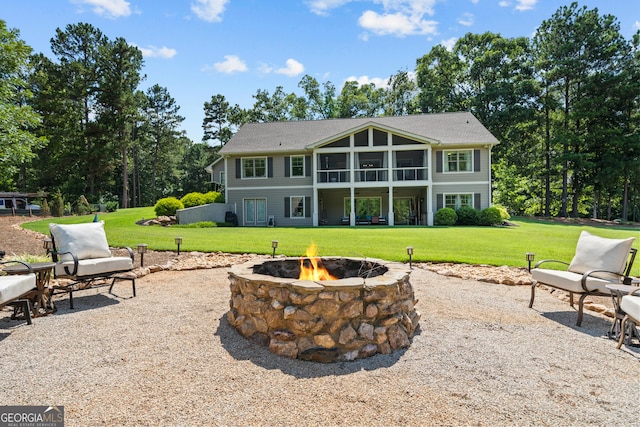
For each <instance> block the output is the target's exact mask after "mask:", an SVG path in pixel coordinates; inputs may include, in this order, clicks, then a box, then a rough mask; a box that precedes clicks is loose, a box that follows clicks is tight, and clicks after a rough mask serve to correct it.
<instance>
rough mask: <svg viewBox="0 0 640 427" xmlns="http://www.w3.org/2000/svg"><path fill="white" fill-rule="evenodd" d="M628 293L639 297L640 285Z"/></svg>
mask: <svg viewBox="0 0 640 427" xmlns="http://www.w3.org/2000/svg"><path fill="white" fill-rule="evenodd" d="M628 295H631V296H634V297H635V296H639V297H640V287H639V288H638V289H636V290H635V291H633V292H629V294H628Z"/></svg>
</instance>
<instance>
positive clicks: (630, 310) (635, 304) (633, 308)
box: [618, 288, 640, 348]
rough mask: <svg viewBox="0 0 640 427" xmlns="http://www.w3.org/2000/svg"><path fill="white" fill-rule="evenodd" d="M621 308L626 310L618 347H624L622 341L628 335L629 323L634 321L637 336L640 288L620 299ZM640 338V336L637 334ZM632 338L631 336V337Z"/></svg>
mask: <svg viewBox="0 0 640 427" xmlns="http://www.w3.org/2000/svg"><path fill="white" fill-rule="evenodd" d="M620 309H621V310H622V311H624V312H625V315H624V318H623V319H622V324H621V326H620V339H619V340H618V348H620V347H622V343H623V342H624V339H625V337H626V334H625V331H626V330H627V323H628V322H631V323H633V330H634V332H635V334H636V336H637V334H638V329H637V328H638V327H639V326H640V288H638V290H635V291H633V292H632V293H630V294H629V295H625V296H623V297H622V300H620ZM637 337H638V339H640V336H637ZM629 339H631V337H629Z"/></svg>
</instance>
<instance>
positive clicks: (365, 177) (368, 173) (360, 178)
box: [354, 168, 389, 182]
mask: <svg viewBox="0 0 640 427" xmlns="http://www.w3.org/2000/svg"><path fill="white" fill-rule="evenodd" d="M354 172H355V173H354V176H355V178H356V182H370V181H373V182H375V181H388V180H389V174H388V171H387V169H372V168H367V169H356V170H355V171H354Z"/></svg>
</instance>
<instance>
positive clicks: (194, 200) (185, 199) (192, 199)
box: [180, 191, 207, 208]
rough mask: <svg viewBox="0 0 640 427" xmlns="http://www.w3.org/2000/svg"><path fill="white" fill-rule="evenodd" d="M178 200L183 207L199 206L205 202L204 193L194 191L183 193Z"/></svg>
mask: <svg viewBox="0 0 640 427" xmlns="http://www.w3.org/2000/svg"><path fill="white" fill-rule="evenodd" d="M180 201H181V202H182V204H183V205H184V207H185V208H191V207H194V206H200V205H204V204H205V203H207V202H206V199H205V197H204V194H202V193H198V192H196V191H194V192H193V193H189V194H185V195H184V196H182V199H180Z"/></svg>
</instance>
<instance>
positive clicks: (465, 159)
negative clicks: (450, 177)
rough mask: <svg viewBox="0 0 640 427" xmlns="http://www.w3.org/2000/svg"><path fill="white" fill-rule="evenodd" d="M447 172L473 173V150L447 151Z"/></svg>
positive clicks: (445, 162) (445, 153)
mask: <svg viewBox="0 0 640 427" xmlns="http://www.w3.org/2000/svg"><path fill="white" fill-rule="evenodd" d="M444 155H445V160H444V171H445V172H472V171H473V160H472V159H473V150H455V151H445V152H444Z"/></svg>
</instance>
